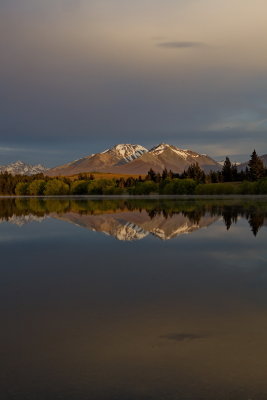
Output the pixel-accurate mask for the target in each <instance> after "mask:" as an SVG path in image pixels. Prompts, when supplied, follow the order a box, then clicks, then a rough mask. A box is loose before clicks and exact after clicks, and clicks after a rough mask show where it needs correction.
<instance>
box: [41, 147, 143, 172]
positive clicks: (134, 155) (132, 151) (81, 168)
mask: <svg viewBox="0 0 267 400" xmlns="http://www.w3.org/2000/svg"><path fill="white" fill-rule="evenodd" d="M147 151H148V150H147V149H146V148H145V147H143V146H140V145H138V144H117V145H116V146H114V147H112V148H110V149H107V150H105V151H103V152H102V153H96V154H91V155H89V156H86V157H83V158H81V159H79V160H76V161H73V162H71V163H68V164H65V165H62V166H59V167H56V168H52V169H50V170H49V171H48V174H47V175H49V176H57V175H74V174H79V173H81V172H112V168H113V167H116V166H122V165H124V164H128V163H130V162H132V161H133V160H136V159H138V158H139V157H141V156H142V155H143V154H145V153H146V152H147Z"/></svg>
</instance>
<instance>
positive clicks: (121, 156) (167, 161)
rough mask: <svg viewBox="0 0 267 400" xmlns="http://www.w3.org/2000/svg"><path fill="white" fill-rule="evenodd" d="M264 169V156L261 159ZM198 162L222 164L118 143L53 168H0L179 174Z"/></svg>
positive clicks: (168, 149)
mask: <svg viewBox="0 0 267 400" xmlns="http://www.w3.org/2000/svg"><path fill="white" fill-rule="evenodd" d="M261 159H262V160H263V162H264V165H265V167H267V154H265V155H263V156H261ZM196 162H197V163H198V164H199V166H200V167H201V168H202V169H203V170H204V171H205V172H209V171H210V170H212V171H218V170H220V169H221V168H222V165H223V163H224V162H218V161H215V160H214V159H212V158H211V157H209V156H207V155H206V154H199V153H196V152H194V151H192V150H184V149H180V148H178V147H176V146H173V145H170V144H166V143H161V144H159V145H157V146H155V147H153V148H152V149H150V150H148V149H146V148H145V147H143V146H141V145H138V144H134V145H133V144H118V145H116V146H114V147H112V148H110V149H107V150H105V151H103V152H101V153H96V154H91V155H88V156H86V157H83V158H80V159H79V160H75V161H72V162H69V163H67V164H64V165H60V166H57V167H55V168H51V169H48V168H45V167H44V166H43V165H41V164H38V165H30V164H26V163H24V162H22V161H17V162H15V163H12V164H8V165H5V166H0V172H8V173H11V174H13V175H16V174H19V175H35V174H38V173H44V174H45V175H48V176H70V175H76V174H79V173H82V172H91V173H94V172H104V173H114V174H128V175H133V174H134V175H144V174H146V173H147V172H148V170H149V169H150V168H152V169H153V170H154V171H156V172H162V171H163V170H164V169H165V168H167V170H170V169H171V170H172V171H173V172H176V173H177V172H178V173H181V172H183V171H184V170H186V169H187V168H188V167H189V166H190V165H191V164H193V163H196ZM247 165H248V161H247V162H245V163H242V164H238V170H239V171H241V170H242V169H243V170H245V169H246V167H247Z"/></svg>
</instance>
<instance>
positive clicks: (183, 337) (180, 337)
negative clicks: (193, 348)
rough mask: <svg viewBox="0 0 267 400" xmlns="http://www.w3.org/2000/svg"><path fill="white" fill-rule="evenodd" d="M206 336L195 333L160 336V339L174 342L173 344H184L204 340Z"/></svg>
mask: <svg viewBox="0 0 267 400" xmlns="http://www.w3.org/2000/svg"><path fill="white" fill-rule="evenodd" d="M206 337H207V335H198V334H195V333H169V334H167V335H162V336H160V338H161V339H167V340H174V341H175V342H184V341H186V340H198V339H205V338H206Z"/></svg>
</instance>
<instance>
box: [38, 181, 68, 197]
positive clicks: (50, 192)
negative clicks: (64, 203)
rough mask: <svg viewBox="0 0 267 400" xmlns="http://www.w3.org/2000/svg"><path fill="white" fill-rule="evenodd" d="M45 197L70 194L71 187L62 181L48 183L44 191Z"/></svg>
mask: <svg viewBox="0 0 267 400" xmlns="http://www.w3.org/2000/svg"><path fill="white" fill-rule="evenodd" d="M44 194H45V196H59V195H66V194H69V186H68V185H67V184H66V183H64V182H63V181H61V180H60V179H52V180H51V181H48V182H47V184H46V187H45V190H44Z"/></svg>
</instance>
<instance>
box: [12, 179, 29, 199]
mask: <svg viewBox="0 0 267 400" xmlns="http://www.w3.org/2000/svg"><path fill="white" fill-rule="evenodd" d="M15 193H16V195H18V196H26V195H27V194H29V193H28V183H27V182H19V183H18V184H17V186H16V190H15Z"/></svg>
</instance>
